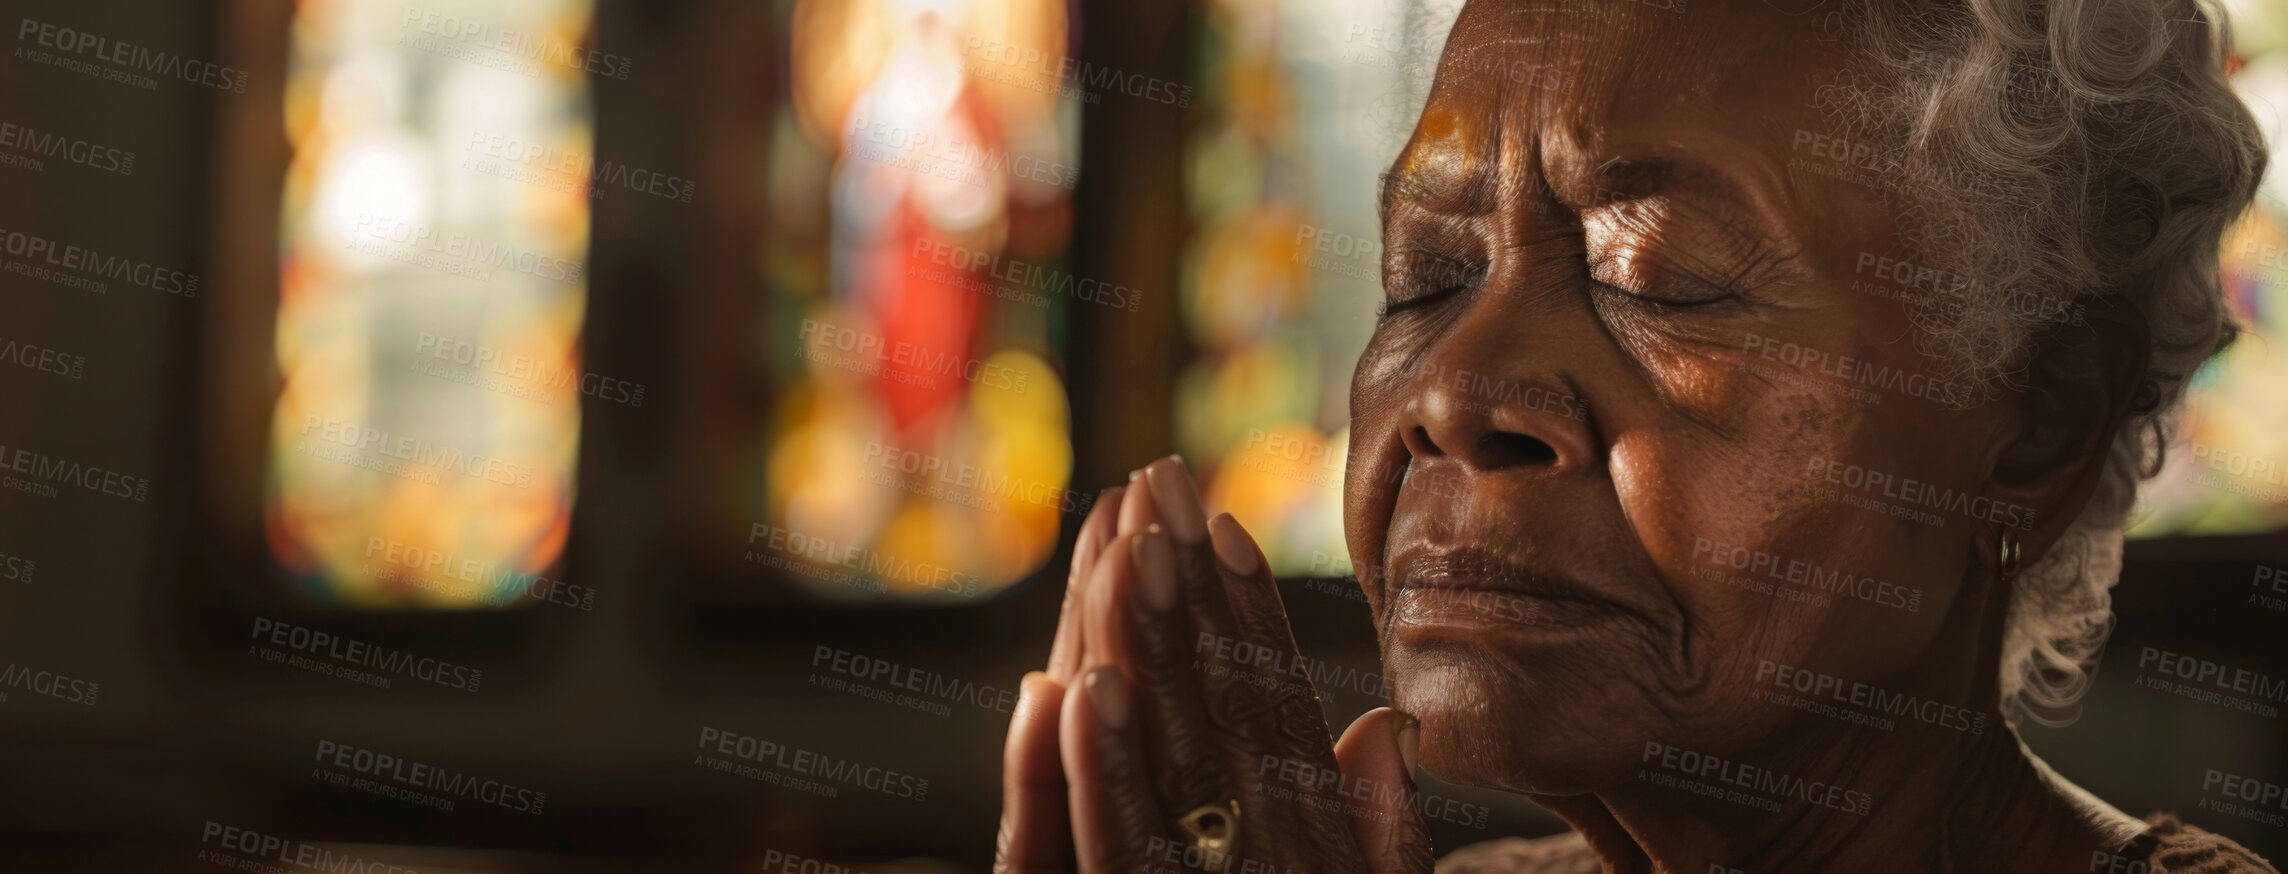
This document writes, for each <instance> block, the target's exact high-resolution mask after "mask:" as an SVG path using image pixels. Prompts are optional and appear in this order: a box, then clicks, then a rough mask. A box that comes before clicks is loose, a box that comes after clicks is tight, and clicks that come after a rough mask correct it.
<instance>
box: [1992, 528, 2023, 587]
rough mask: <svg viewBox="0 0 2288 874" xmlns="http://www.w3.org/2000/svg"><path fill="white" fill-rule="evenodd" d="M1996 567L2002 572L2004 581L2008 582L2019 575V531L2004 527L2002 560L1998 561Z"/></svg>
mask: <svg viewBox="0 0 2288 874" xmlns="http://www.w3.org/2000/svg"><path fill="white" fill-rule="evenodd" d="M1995 567H1996V569H1998V570H1999V571H2000V572H2001V574H2002V580H2003V581H2004V582H2008V581H2010V580H2013V579H2016V578H2017V577H2018V532H2017V531H2014V530H2012V529H2009V528H2004V529H2002V555H2001V560H2000V561H1998V562H1996V564H1995Z"/></svg>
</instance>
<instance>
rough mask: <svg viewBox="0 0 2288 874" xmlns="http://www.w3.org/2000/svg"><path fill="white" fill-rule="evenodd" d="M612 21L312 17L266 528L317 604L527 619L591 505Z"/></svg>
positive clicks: (370, 7) (625, 68)
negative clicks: (512, 608) (583, 346)
mask: <svg viewBox="0 0 2288 874" xmlns="http://www.w3.org/2000/svg"><path fill="white" fill-rule="evenodd" d="M591 14H592V9H591V5H590V3H589V2H588V0H514V2H493V0H421V2H419V3H406V2H402V0H397V2H392V0H303V2H301V3H300V4H299V5H298V7H297V10H296V12H295V15H294V23H293V35H292V41H293V57H292V68H291V78H290V80H289V83H288V87H287V94H286V106H285V120H286V133H287V138H288V141H289V142H290V144H291V146H292V149H293V161H292V164H291V165H290V168H289V170H288V178H287V182H286V186H285V196H284V203H283V213H282V221H281V225H280V227H281V230H280V240H279V246H280V259H281V265H280V287H279V302H278V320H277V350H276V355H277V361H278V367H279V370H280V374H281V376H282V380H283V389H282V392H281V394H280V396H279V398H278V401H277V406H276V409H275V412H274V414H273V416H272V421H271V433H270V461H269V479H268V489H267V503H266V527H267V532H268V541H269V547H270V553H271V555H272V556H273V558H274V560H275V561H276V562H277V564H278V565H279V566H280V567H281V568H282V569H283V570H284V571H285V572H286V573H287V574H288V576H290V577H291V578H292V579H294V580H295V581H296V582H297V584H298V587H299V589H300V590H301V592H302V593H303V594H304V595H306V596H307V597H308V598H309V599H311V600H312V601H314V602H317V603H321V604H330V605H339V606H346V607H355V608H416V607H418V608H477V607H488V606H502V605H511V604H514V603H517V602H518V601H519V599H521V598H522V597H523V596H524V595H525V594H526V593H527V592H529V591H530V590H531V588H532V587H531V585H530V584H531V583H532V581H533V580H534V578H535V577H536V576H537V575H540V574H543V573H544V572H546V571H547V570H548V568H549V567H550V566H551V565H552V564H553V563H554V562H555V561H556V558H557V556H558V554H559V553H560V552H561V550H562V549H563V544H564V537H565V532H566V529H567V527H568V523H569V519H570V512H571V506H572V498H573V481H572V477H573V456H574V453H575V450H576V448H577V446H578V443H579V428H580V404H579V401H580V400H581V393H582V383H583V379H582V378H581V376H582V374H581V359H580V337H581V320H582V315H583V312H584V306H585V302H586V297H587V275H586V269H585V265H584V259H585V255H586V249H587V241H588V222H589V199H590V196H591V186H590V181H591V178H592V176H593V174H594V172H595V170H596V169H597V167H598V164H597V162H596V161H594V160H593V159H592V158H591V157H590V155H589V144H590V143H591V142H592V141H593V135H592V132H591V130H590V124H591V122H590V115H591V112H590V107H589V97H588V88H589V82H588V77H590V76H613V77H625V76H627V75H628V74H629V72H630V62H629V61H628V60H627V59H623V58H615V57H612V56H609V55H606V54H603V53H601V52H596V51H594V50H592V49H591V48H590V47H589V44H588V43H587V42H585V41H584V37H585V36H586V35H587V34H588V32H589V29H590V17H591Z"/></svg>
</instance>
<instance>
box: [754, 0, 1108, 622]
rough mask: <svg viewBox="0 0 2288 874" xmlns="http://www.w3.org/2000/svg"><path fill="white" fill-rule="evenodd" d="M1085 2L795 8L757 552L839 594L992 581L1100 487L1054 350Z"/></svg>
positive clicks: (1046, 546) (780, 123)
mask: <svg viewBox="0 0 2288 874" xmlns="http://www.w3.org/2000/svg"><path fill="white" fill-rule="evenodd" d="M1069 11H1070V10H1069V9H1068V7H1067V5H1066V3H1064V2H1063V0H800V2H797V3H795V4H793V5H792V8H791V10H790V13H789V18H788V26H787V31H788V33H789V38H790V48H789V51H790V64H789V70H790V80H791V81H790V83H789V92H790V93H789V95H788V96H789V98H790V99H789V100H788V105H787V106H786V107H785V108H784V110H783V111H782V112H781V114H780V116H779V118H778V120H777V122H776V125H775V133H774V135H773V137H772V143H771V147H770V159H769V170H768V174H767V176H768V186H769V193H768V203H769V209H770V211H771V212H770V219H769V230H768V232H767V234H768V237H767V239H765V240H764V241H763V246H762V247H761V250H762V252H763V258H762V263H763V268H762V269H763V270H764V273H765V284H766V285H767V287H768V289H769V292H768V293H769V294H770V296H771V305H770V307H769V320H768V323H767V324H766V325H763V326H761V333H762V334H763V335H764V337H765V338H766V343H765V344H764V346H765V348H768V349H769V350H770V355H769V356H768V357H769V360H768V361H766V362H763V363H762V366H763V367H764V368H765V370H766V371H767V373H766V378H767V379H768V380H769V381H771V382H772V383H773V384H774V385H777V386H779V387H780V391H779V393H778V395H779V401H778V406H777V409H775V410H773V412H772V417H771V421H770V424H769V426H768V427H767V428H766V430H765V432H764V433H762V434H758V435H756V436H757V444H758V445H757V451H760V452H763V453H765V454H766V455H767V463H766V464H765V465H763V470H764V476H763V482H761V483H759V484H755V488H757V489H759V490H760V491H761V492H762V493H763V501H762V506H763V508H764V509H763V511H762V513H763V515H764V517H765V518H764V519H763V520H761V521H759V522H758V523H757V524H756V525H755V526H754V529H753V536H752V537H751V538H750V541H749V549H748V551H747V559H748V561H750V562H755V563H758V564H766V565H768V566H770V567H771V568H773V569H775V570H777V571H781V572H783V573H780V574H779V576H781V577H783V578H786V579H790V580H793V581H795V582H796V583H797V584H798V585H801V586H803V587H805V588H806V589H808V590H809V591H811V592H812V593H814V594H816V595H817V596H819V597H821V598H824V599H828V600H880V599H884V598H889V599H901V598H918V599H923V600H940V601H942V600H961V599H969V598H976V597H981V596H984V595H987V594H990V593H992V592H994V591H997V590H999V589H1001V588H1002V587H1004V586H1007V585H1008V584H1010V583H1013V582H1016V581H1018V580H1020V579H1023V578H1025V577H1026V576H1028V575H1030V574H1031V573H1032V572H1034V571H1035V570H1038V569H1039V568H1040V567H1041V566H1042V565H1043V564H1044V563H1045V562H1046V561H1047V559H1048V557H1049V555H1050V553H1051V552H1052V551H1053V550H1054V549H1055V545H1056V540H1057V534H1058V531H1059V527H1060V525H1061V523H1062V522H1063V520H1064V519H1065V518H1068V517H1072V515H1073V514H1074V513H1075V512H1076V511H1078V510H1081V509H1085V507H1082V506H1080V501H1079V500H1078V496H1077V495H1075V494H1074V493H1073V492H1072V491H1071V490H1070V489H1069V488H1068V487H1067V485H1068V480H1069V478H1070V476H1071V473H1072V445H1071V438H1070V432H1071V428H1070V424H1071V423H1070V410H1069V407H1068V405H1067V403H1066V397H1065V390H1064V381H1063V378H1062V377H1061V375H1060V373H1059V371H1058V367H1057V361H1058V360H1059V359H1058V355H1057V343H1058V338H1059V337H1061V336H1062V334H1063V325H1064V320H1065V317H1066V313H1067V312H1068V310H1069V308H1070V307H1071V306H1072V304H1073V300H1074V298H1073V296H1072V294H1071V293H1070V291H1071V289H1072V282H1071V279H1072V277H1071V276H1070V273H1069V271H1068V269H1067V261H1066V258H1065V248H1066V240H1067V238H1068V237H1069V235H1070V229H1071V222H1072V215H1071V195H1072V190H1073V188H1074V186H1075V185H1076V184H1077V183H1078V181H1079V173H1080V168H1079V166H1078V165H1079V161H1078V148H1077V147H1078V130H1079V118H1080V112H1081V111H1082V107H1083V104H1084V103H1085V102H1086V96H1085V95H1084V93H1083V89H1081V88H1079V87H1077V85H1076V83H1075V82H1074V81H1073V80H1072V78H1071V77H1070V75H1069V74H1070V71H1071V66H1070V64H1069V63H1068V61H1067V58H1068V54H1067V52H1068V47H1069V46H1070V43H1071V29H1072V27H1073V22H1072V20H1071V17H1070V15H1069ZM1076 521H1077V518H1076Z"/></svg>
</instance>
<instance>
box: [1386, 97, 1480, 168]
mask: <svg viewBox="0 0 2288 874" xmlns="http://www.w3.org/2000/svg"><path fill="white" fill-rule="evenodd" d="M1469 126H1470V121H1469V119H1468V118H1467V117H1465V116H1463V115H1462V114H1460V113H1457V112H1453V111H1451V110H1447V109H1444V108H1442V107H1439V106H1437V105H1436V104H1432V105H1431V106H1429V107H1428V108H1425V109H1423V110H1422V123H1421V125H1420V126H1418V127H1417V128H1416V129H1415V133H1414V145H1413V147H1412V148H1409V149H1407V150H1406V164H1405V166H1403V167H1400V168H1399V169H1400V171H1401V172H1403V173H1404V174H1405V175H1408V176H1431V177H1437V176H1448V177H1457V178H1459V177H1466V176H1468V175H1469V172H1470V171H1471V170H1473V169H1475V168H1474V167H1472V166H1471V162H1473V161H1474V160H1475V159H1476V157H1475V155H1473V154H1472V152H1471V150H1470V146H1469V143H1470V140H1471V139H1472V137H1471V136H1470V130H1469Z"/></svg>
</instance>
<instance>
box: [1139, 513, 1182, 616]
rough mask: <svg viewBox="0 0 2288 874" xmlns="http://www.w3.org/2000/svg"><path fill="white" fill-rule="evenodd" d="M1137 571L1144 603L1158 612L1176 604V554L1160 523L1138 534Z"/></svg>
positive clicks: (1163, 611)
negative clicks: (1140, 579)
mask: <svg viewBox="0 0 2288 874" xmlns="http://www.w3.org/2000/svg"><path fill="white" fill-rule="evenodd" d="M1133 551H1134V552H1135V553H1136V575H1137V576H1138V577H1140V578H1142V580H1143V582H1144V604H1145V606H1148V607H1151V608H1152V611H1153V612H1155V613H1166V612H1168V611H1170V610H1173V609H1175V607H1176V554H1175V550H1174V548H1173V547H1170V546H1169V545H1168V534H1167V532H1165V531H1162V530H1161V529H1160V526H1159V525H1158V524H1154V525H1153V526H1152V527H1150V528H1146V529H1144V534H1143V536H1141V537H1138V538H1136V545H1135V547H1134V548H1133Z"/></svg>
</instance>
